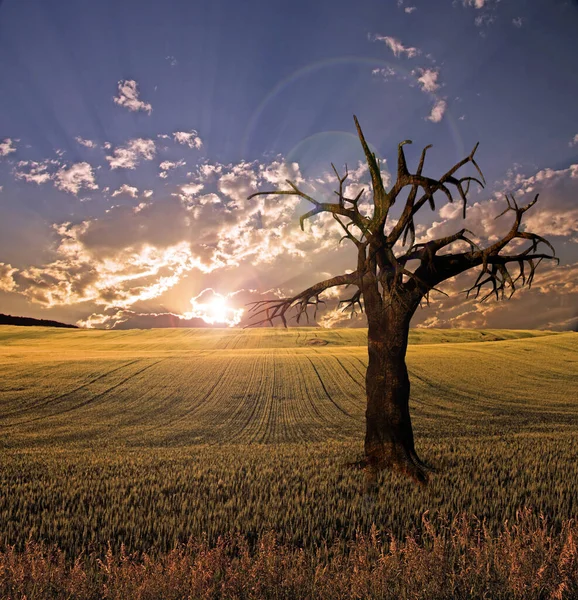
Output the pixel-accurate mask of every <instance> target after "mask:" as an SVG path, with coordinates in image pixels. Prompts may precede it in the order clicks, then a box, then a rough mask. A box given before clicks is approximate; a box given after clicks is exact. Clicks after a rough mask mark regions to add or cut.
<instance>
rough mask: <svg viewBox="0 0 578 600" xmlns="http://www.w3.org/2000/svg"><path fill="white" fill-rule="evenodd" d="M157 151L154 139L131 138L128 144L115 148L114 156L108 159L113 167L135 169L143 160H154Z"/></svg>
mask: <svg viewBox="0 0 578 600" xmlns="http://www.w3.org/2000/svg"><path fill="white" fill-rule="evenodd" d="M155 153H156V146H155V143H154V142H153V140H147V139H144V138H136V139H134V140H130V141H129V142H128V143H127V144H126V146H120V147H119V148H115V149H114V152H113V153H112V156H107V157H106V160H107V161H108V162H109V164H110V168H111V169H134V168H136V166H137V165H138V163H139V162H140V159H143V160H152V159H153V158H154V156H155Z"/></svg>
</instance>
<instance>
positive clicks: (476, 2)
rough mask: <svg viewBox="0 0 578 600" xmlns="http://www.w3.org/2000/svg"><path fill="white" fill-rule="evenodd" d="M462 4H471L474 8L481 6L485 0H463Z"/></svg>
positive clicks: (485, 2)
mask: <svg viewBox="0 0 578 600" xmlns="http://www.w3.org/2000/svg"><path fill="white" fill-rule="evenodd" d="M463 4H464V6H473V7H475V8H478V9H480V8H483V7H484V5H485V4H487V0H463Z"/></svg>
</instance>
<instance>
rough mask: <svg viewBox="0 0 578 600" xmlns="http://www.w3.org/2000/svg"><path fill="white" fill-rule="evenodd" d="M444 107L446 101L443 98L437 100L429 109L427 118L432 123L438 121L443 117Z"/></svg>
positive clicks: (445, 106)
mask: <svg viewBox="0 0 578 600" xmlns="http://www.w3.org/2000/svg"><path fill="white" fill-rule="evenodd" d="M446 108H447V102H446V101H445V100H438V101H437V102H436V103H435V104H434V106H433V108H432V109H431V112H430V114H429V117H426V118H427V120H428V121H431V122H432V123H439V122H440V121H441V120H442V119H443V116H444V113H445V112H446Z"/></svg>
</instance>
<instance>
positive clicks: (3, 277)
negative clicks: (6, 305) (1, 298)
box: [0, 263, 18, 292]
mask: <svg viewBox="0 0 578 600" xmlns="http://www.w3.org/2000/svg"><path fill="white" fill-rule="evenodd" d="M17 271H18V269H14V268H13V267H12V265H7V264H6V263H0V292H12V291H14V290H15V289H16V283H15V281H14V278H13V277H12V275H13V274H14V273H16V272H17Z"/></svg>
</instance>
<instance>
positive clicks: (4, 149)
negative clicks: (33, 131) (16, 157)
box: [0, 138, 18, 158]
mask: <svg viewBox="0 0 578 600" xmlns="http://www.w3.org/2000/svg"><path fill="white" fill-rule="evenodd" d="M16 141H18V140H13V139H12V138H5V139H4V140H3V141H2V142H0V157H2V158H3V157H4V156H8V155H9V154H11V153H12V152H16V148H15V147H14V145H13V144H14V142H16Z"/></svg>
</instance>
